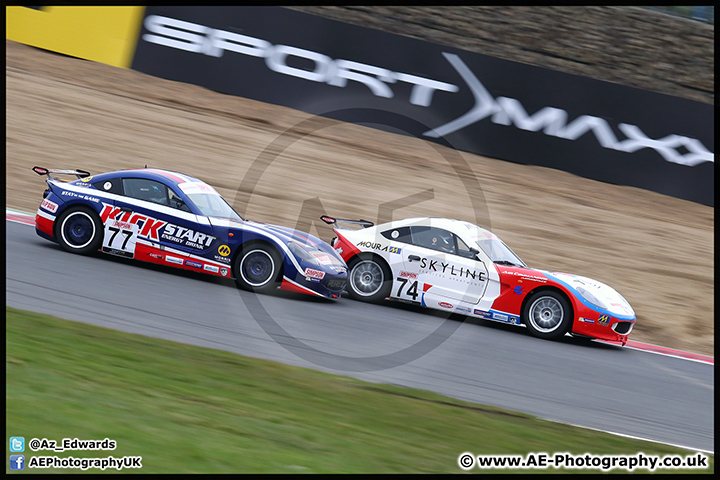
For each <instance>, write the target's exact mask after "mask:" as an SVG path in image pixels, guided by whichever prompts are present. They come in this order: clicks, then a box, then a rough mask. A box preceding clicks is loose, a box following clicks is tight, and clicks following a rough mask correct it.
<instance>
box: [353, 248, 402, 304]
mask: <svg viewBox="0 0 720 480" xmlns="http://www.w3.org/2000/svg"><path fill="white" fill-rule="evenodd" d="M348 267H349V272H348V283H347V292H348V295H349V296H350V298H353V299H355V300H362V301H365V302H380V301H382V300H385V299H386V298H387V297H388V295H390V289H391V287H392V275H391V273H390V268H388V267H387V265H385V263H384V262H383V261H381V260H378V259H377V258H376V257H365V258H358V257H354V258H353V259H352V260H350V264H349V265H348Z"/></svg>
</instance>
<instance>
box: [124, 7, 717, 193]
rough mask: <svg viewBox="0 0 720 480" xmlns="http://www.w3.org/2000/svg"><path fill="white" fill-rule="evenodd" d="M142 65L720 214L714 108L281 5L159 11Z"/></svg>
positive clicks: (149, 19)
mask: <svg viewBox="0 0 720 480" xmlns="http://www.w3.org/2000/svg"><path fill="white" fill-rule="evenodd" d="M500 40H501V39H500ZM132 68H133V69H136V70H138V71H141V72H144V73H148V74H151V75H154V76H158V77H162V78H167V79H170V80H176V81H181V82H187V83H192V84H196V85H200V86H203V87H206V88H209V89H211V90H215V91H218V92H223V93H226V94H231V95H237V96H241V97H246V98H251V99H255V100H259V101H262V102H268V103H272V104H277V105H283V106H287V107H291V108H294V109H298V110H301V111H305V112H308V113H312V114H317V115H322V116H327V117H330V118H335V119H338V120H342V121H348V122H354V123H360V124H364V125H367V126H371V127H375V128H381V129H384V130H389V131H393V132H396V133H401V134H406V135H413V136H416V137H418V138H422V139H426V140H429V141H434V142H439V143H442V144H444V145H447V146H450V147H452V148H455V149H458V150H462V151H467V152H472V153H477V154H480V155H484V156H488V157H493V158H498V159H502V160H507V161H511V162H516V163H522V164H530V165H540V166H545V167H551V168H556V169H560V170H564V171H568V172H571V173H574V174H577V175H580V176H583V177H587V178H592V179H596V180H600V181H604V182H609V183H614V184H620V185H629V186H635V187H640V188H644V189H648V190H652V191H656V192H660V193H663V194H667V195H671V196H675V197H679V198H683V199H687V200H691V201H694V202H699V203H703V204H706V205H714V115H713V107H712V106H711V105H707V104H703V103H699V102H694V101H690V100H685V99H681V98H678V97H672V96H668V95H663V94H659V93H654V92H650V91H646V90H642V89H636V88H630V87H625V86H621V85H616V84H612V83H608V82H602V81H598V80H593V79H590V78H585V77H581V76H577V75H570V74H565V73H561V72H557V71H553V70H548V69H544V68H540V67H536V66H530V65H526V64H522V63H518V62H512V61H508V60H502V59H499V58H495V57H490V56H486V55H481V54H477V53H471V52H467V51H463V50H460V49H457V48H452V47H446V46H441V45H436V44H432V43H428V42H424V41H420V40H415V39H412V38H408V37H403V36H399V35H393V34H389V33H384V32H380V31H376V30H372V29H368V28H363V27H358V26H354V25H349V24H345V23H342V22H337V21H333V20H329V19H325V18H322V17H318V16H314V15H309V14H305V13H301V12H296V11H293V10H289V9H283V8H278V7H148V8H147V9H146V11H145V18H144V21H143V23H142V30H141V33H140V38H139V39H138V44H137V49H136V52H135V57H134V59H133V62H132ZM578 194H581V192H578Z"/></svg>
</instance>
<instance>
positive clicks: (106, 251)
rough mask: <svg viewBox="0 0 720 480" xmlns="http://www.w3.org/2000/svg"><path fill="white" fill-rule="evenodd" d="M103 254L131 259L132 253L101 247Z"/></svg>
mask: <svg viewBox="0 0 720 480" xmlns="http://www.w3.org/2000/svg"><path fill="white" fill-rule="evenodd" d="M102 252H103V253H109V254H110V255H118V256H120V257H128V258H133V256H134V255H133V252H129V251H126V250H120V249H119V248H111V247H102Z"/></svg>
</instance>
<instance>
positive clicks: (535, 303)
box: [522, 290, 573, 340]
mask: <svg viewBox="0 0 720 480" xmlns="http://www.w3.org/2000/svg"><path fill="white" fill-rule="evenodd" d="M522 317H523V321H524V322H525V326H526V327H527V328H528V330H529V331H530V333H531V334H532V335H534V336H536V337H538V338H544V339H547V340H554V339H557V338H560V337H562V336H563V335H565V334H566V333H567V332H568V331H570V327H572V323H573V312H572V308H571V307H570V304H569V303H568V301H567V299H566V298H565V296H564V295H562V294H561V293H558V292H556V291H554V290H543V291H540V292H537V293H534V294H533V295H531V296H530V298H529V299H528V301H527V303H525V308H524V309H523V312H522Z"/></svg>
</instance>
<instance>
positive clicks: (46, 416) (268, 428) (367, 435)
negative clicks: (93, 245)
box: [5, 308, 714, 473]
mask: <svg viewBox="0 0 720 480" xmlns="http://www.w3.org/2000/svg"><path fill="white" fill-rule="evenodd" d="M6 315H7V320H6V334H7V340H6V342H7V343H6V345H7V352H6V373H7V380H6V382H7V384H6V399H7V407H6V415H7V419H6V432H5V433H6V435H5V438H6V439H9V437H10V436H23V437H25V439H26V443H28V442H29V441H30V439H32V438H38V439H43V438H47V439H51V440H57V441H58V442H60V441H61V440H62V439H63V438H78V439H81V440H93V439H94V440H102V439H105V438H109V439H111V440H115V441H116V442H117V448H116V449H115V450H114V451H73V452H64V453H55V452H32V451H30V450H29V449H27V448H26V451H25V452H24V454H25V456H26V463H27V462H29V461H30V457H31V456H38V455H53V456H58V457H67V456H74V457H76V458H78V457H92V458H97V457H107V456H109V455H112V456H114V457H116V458H118V457H123V456H126V455H128V456H133V455H139V456H142V469H141V470H123V472H129V473H235V472H239V473H250V472H253V473H255V472H257V473H337V472H340V473H416V472H427V473H443V472H450V473H459V472H462V470H460V468H459V467H458V465H457V459H458V456H459V455H460V454H461V453H463V452H468V451H469V452H472V453H473V454H475V455H484V454H498V455H510V454H520V455H526V454H527V453H529V452H546V453H549V454H551V455H552V454H554V453H557V452H571V453H573V454H577V455H582V454H585V453H592V454H596V455H603V454H626V455H634V454H637V453H638V452H643V453H644V454H646V455H658V456H661V455H667V454H680V455H683V456H685V455H688V454H691V453H692V452H688V451H685V450H680V449H677V448H674V447H669V446H664V445H659V444H654V443H648V442H642V441H639V440H633V439H628V438H623V437H617V436H612V435H606V434H602V433H598V432H595V431H591V430H585V429H580V428H575V427H571V426H568V425H562V424H556V423H552V422H548V421H544V420H540V419H537V418H535V417H532V416H528V415H524V414H520V413H515V412H511V411H508V410H502V409H498V408H494V407H487V406H483V405H477V404H473V403H469V402H463V401H460V400H455V399H452V398H449V397H444V396H442V395H437V394H434V393H431V392H426V391H421V390H414V389H408V388H402V387H397V386H392V385H382V384H374V383H368V382H363V381H360V380H356V379H353V378H350V377H344V376H339V375H331V374H327V373H323V372H318V371H315V370H310V369H304V368H299V367H294V366H290V365H285V364H281V363H276V362H271V361H266V360H259V359H254V358H248V357H243V356H240V355H237V354H233V353H228V352H223V351H219V350H212V349H208V348H201V347H195V346H190V345H185V344H180V343H174V342H170V341H166V340H158V339H153V338H149V337H143V336H138V335H132V334H128V333H124V332H118V331H114V330H110V329H105V328H100V327H95V326H91V325H86V324H83V323H77V322H72V321H68V320H60V319H57V318H54V317H51V316H47V315H41V314H36V313H30V312H25V311H21V310H16V309H12V308H6ZM7 441H9V440H6V442H7ZM6 451H9V445H8V447H7V450H6ZM709 462H710V468H709V469H703V470H688V471H689V472H697V473H710V472H713V471H714V457H710V459H709ZM26 470H27V468H26ZM6 471H7V472H9V471H10V470H9V467H7V466H6ZM33 471H35V472H36V473H40V472H52V471H58V472H66V473H76V472H80V470H65V469H57V470H53V469H50V470H33ZM107 471H108V470H106V472H107ZM471 471H474V472H481V471H482V472H490V470H478V469H474V470H471ZM499 471H502V472H510V470H499ZM521 471H522V470H512V472H513V473H515V472H521ZM525 471H532V472H537V473H540V472H557V471H558V470H555V469H553V468H550V469H547V470H525ZM614 471H615V472H619V473H624V472H625V471H624V470H614ZM666 471H668V472H674V473H680V472H682V471H681V470H666ZM88 472H99V470H95V469H91V470H88ZM568 472H570V473H589V472H592V471H591V470H568ZM595 472H597V470H596V471H595ZM636 472H640V473H643V472H647V470H636Z"/></svg>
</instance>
